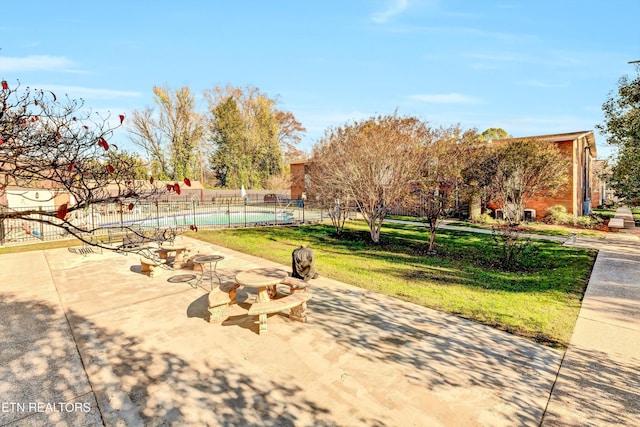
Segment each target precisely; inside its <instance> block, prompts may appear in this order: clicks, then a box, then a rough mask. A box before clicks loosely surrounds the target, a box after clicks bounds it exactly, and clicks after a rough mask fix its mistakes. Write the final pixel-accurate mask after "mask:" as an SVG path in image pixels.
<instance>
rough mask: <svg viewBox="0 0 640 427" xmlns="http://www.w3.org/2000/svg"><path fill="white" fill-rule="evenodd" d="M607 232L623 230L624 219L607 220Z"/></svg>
mask: <svg viewBox="0 0 640 427" xmlns="http://www.w3.org/2000/svg"><path fill="white" fill-rule="evenodd" d="M608 226H609V230H611V231H619V230H620V229H622V228H624V219H623V218H611V219H610V220H609V224H608Z"/></svg>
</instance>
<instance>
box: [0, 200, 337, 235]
mask: <svg viewBox="0 0 640 427" xmlns="http://www.w3.org/2000/svg"><path fill="white" fill-rule="evenodd" d="M0 209H5V210H6V209H7V208H6V207H1V206H0ZM13 210H19V209H13ZM20 210H24V211H34V210H36V211H37V210H38V208H35V209H34V208H20ZM326 218H327V214H326V212H325V213H323V212H322V210H321V209H318V208H313V207H311V206H310V205H309V204H308V203H307V204H305V203H302V202H301V201H299V200H286V199H285V200H276V201H274V202H264V201H250V200H246V201H242V199H239V200H238V199H237V198H232V197H228V198H217V199H216V200H214V201H207V202H200V201H171V202H135V201H132V202H117V203H104V204H99V205H92V206H90V207H88V208H86V209H83V210H75V211H73V212H72V213H70V214H69V217H68V218H67V220H68V221H69V222H71V223H72V224H73V225H75V226H77V227H79V228H82V229H85V230H96V231H95V233H96V234H98V233H101V232H102V233H104V232H105V231H104V230H107V229H110V230H113V229H117V228H125V227H135V228H142V229H144V228H187V229H189V228H190V226H195V227H197V228H198V229H212V228H232V227H255V226H260V225H283V224H302V223H309V222H317V221H322V220H324V219H326ZM41 219H44V216H43V215H42V214H31V215H30V216H28V217H24V218H20V219H0V244H2V245H6V244H20V243H29V242H37V241H51V240H59V239H65V238H69V237H71V236H69V234H68V233H66V232H65V230H64V229H62V228H60V227H57V226H55V225H52V224H45V223H43V222H41V221H40V220H41ZM47 219H48V220H50V221H51V219H50V218H47ZM52 221H53V222H58V221H57V220H56V219H53V220H52Z"/></svg>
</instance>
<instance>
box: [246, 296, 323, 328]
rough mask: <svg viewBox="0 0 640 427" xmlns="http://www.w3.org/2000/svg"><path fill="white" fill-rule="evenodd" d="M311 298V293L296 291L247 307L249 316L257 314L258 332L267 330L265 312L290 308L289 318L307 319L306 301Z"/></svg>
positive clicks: (304, 320)
mask: <svg viewBox="0 0 640 427" xmlns="http://www.w3.org/2000/svg"><path fill="white" fill-rule="evenodd" d="M310 299H311V294H308V293H296V294H291V295H287V296H286V297H283V298H278V299H272V300H270V301H267V302H257V303H254V304H253V305H251V307H250V308H249V316H258V320H259V328H258V333H259V334H261V333H263V332H267V314H270V313H279V312H281V311H283V310H287V309H291V312H290V313H289V319H291V320H296V321H298V322H306V320H307V313H306V310H307V301H309V300H310Z"/></svg>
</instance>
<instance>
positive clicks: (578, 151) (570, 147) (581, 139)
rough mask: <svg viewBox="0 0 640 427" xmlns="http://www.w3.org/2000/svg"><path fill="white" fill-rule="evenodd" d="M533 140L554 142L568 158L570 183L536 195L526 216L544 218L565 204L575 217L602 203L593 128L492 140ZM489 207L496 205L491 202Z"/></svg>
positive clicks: (527, 207)
mask: <svg viewBox="0 0 640 427" xmlns="http://www.w3.org/2000/svg"><path fill="white" fill-rule="evenodd" d="M522 140H532V141H540V142H548V143H549V144H555V145H556V146H557V147H558V149H559V150H560V153H561V154H562V155H563V156H564V157H566V158H567V159H569V161H570V165H569V167H568V168H567V177H568V181H567V183H566V184H565V185H564V186H563V187H562V188H561V189H560V190H559V191H558V192H557V193H556V194H555V195H554V196H551V197H536V198H533V199H532V200H530V201H529V203H527V205H526V206H525V215H527V214H528V215H530V216H531V217H535V218H537V219H541V218H542V217H544V216H545V215H546V214H547V209H548V208H550V207H552V206H556V205H562V206H564V207H565V208H567V212H568V213H570V214H573V215H574V216H580V215H587V214H589V213H590V212H591V208H592V205H593V207H595V206H598V205H600V204H601V200H600V199H601V196H600V194H599V192H598V190H599V189H598V188H596V186H594V182H595V181H594V168H595V166H594V164H595V161H596V157H597V152H596V140H595V137H594V134H593V132H592V131H582V132H571V133H562V134H552V135H538V136H526V137H521V138H507V139H499V140H494V141H492V143H493V144H507V143H509V142H514V141H522ZM489 207H490V208H493V209H495V208H497V207H498V206H497V205H496V204H495V203H489Z"/></svg>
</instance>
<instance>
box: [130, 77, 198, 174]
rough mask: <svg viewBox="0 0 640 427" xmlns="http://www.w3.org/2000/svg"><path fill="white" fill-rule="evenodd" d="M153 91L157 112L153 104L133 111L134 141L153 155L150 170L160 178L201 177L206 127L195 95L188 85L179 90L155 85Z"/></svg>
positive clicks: (131, 128) (148, 154)
mask: <svg viewBox="0 0 640 427" xmlns="http://www.w3.org/2000/svg"><path fill="white" fill-rule="evenodd" d="M153 94H154V102H155V103H156V106H157V107H158V110H157V112H156V110H154V109H153V108H151V107H149V108H146V109H145V110H142V111H134V112H133V118H132V120H131V126H130V134H131V139H132V141H133V143H134V144H136V145H138V146H139V147H141V148H142V149H143V150H144V152H145V153H146V155H147V156H148V157H149V160H150V172H151V173H152V175H153V176H155V177H156V178H161V179H182V178H184V177H187V176H191V177H193V176H201V172H202V171H201V163H202V162H201V158H200V155H201V154H200V153H201V150H200V148H201V147H200V144H201V142H202V137H203V132H204V127H203V125H202V118H201V116H200V114H198V113H197V111H196V102H195V97H194V96H193V95H192V94H191V91H190V90H189V88H188V87H187V86H183V87H182V88H180V89H177V90H172V89H170V88H165V87H160V86H154V87H153Z"/></svg>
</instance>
